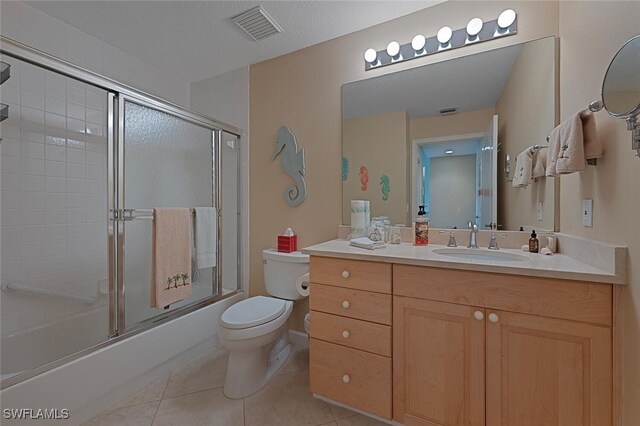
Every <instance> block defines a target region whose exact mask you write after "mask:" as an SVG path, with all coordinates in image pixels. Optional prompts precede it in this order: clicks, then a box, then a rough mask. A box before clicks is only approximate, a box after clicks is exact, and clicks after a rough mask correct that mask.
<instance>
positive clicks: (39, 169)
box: [0, 58, 107, 335]
mask: <svg viewBox="0 0 640 426" xmlns="http://www.w3.org/2000/svg"><path fill="white" fill-rule="evenodd" d="M3 60H4V61H6V62H9V63H10V64H11V78H10V79H9V80H7V81H6V82H5V83H4V84H3V85H2V87H0V100H1V101H2V102H3V103H7V104H9V108H10V109H9V117H10V118H9V119H7V120H5V121H4V122H2V123H1V124H0V135H1V136H2V138H3V143H2V145H1V147H0V171H1V173H2V191H1V196H0V219H1V220H0V222H1V235H2V247H1V249H2V251H1V261H2V265H1V267H2V269H1V272H0V275H1V279H2V281H3V282H6V281H17V282H20V283H23V284H29V285H32V286H38V287H44V288H51V289H56V290H58V291H64V292H68V293H72V294H80V295H88V296H95V295H96V294H97V293H98V283H99V281H100V280H103V279H105V278H106V277H107V235H106V229H107V228H106V227H107V182H106V162H107V158H106V156H107V150H106V137H105V135H106V128H105V120H104V117H105V115H106V102H107V96H106V93H105V92H104V91H102V90H97V89H95V88H92V87H89V86H87V85H84V84H82V83H78V82H77V81H75V80H72V79H69V78H66V77H61V76H59V75H56V74H54V73H52V72H50V71H44V70H42V69H39V68H37V67H35V66H33V65H29V64H25V63H22V62H20V61H18V60H16V59H13V58H3ZM87 99H90V102H91V108H90V107H88V106H87ZM87 129H92V132H91V133H87ZM0 303H1V310H2V318H1V319H2V326H1V333H2V335H7V334H12V333H15V332H19V331H22V330H27V329H29V328H31V327H35V326H38V325H41V324H43V323H48V322H50V321H53V320H57V319H62V318H64V317H66V316H68V315H72V314H74V313H76V312H78V311H81V310H84V309H87V308H88V307H87V306H86V305H83V304H81V303H77V302H75V303H74V302H65V301H59V300H52V299H45V298H40V297H34V296H27V295H22V294H18V293H13V292H3V294H2V298H1V302H0ZM104 303H106V297H102V299H101V300H100V302H99V304H104ZM105 332H106V331H105Z"/></svg>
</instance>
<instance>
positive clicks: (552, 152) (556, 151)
mask: <svg viewBox="0 0 640 426" xmlns="http://www.w3.org/2000/svg"><path fill="white" fill-rule="evenodd" d="M558 155H560V126H558V127H556V128H555V129H553V130H552V131H551V133H550V134H549V154H548V155H547V171H546V175H547V176H551V177H556V176H559V174H558V172H557V171H556V164H557V163H558Z"/></svg>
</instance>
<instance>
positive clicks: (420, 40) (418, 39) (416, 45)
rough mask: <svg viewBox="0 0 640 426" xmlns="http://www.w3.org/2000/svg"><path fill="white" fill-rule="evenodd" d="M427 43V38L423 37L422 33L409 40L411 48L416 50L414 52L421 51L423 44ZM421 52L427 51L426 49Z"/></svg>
mask: <svg viewBox="0 0 640 426" xmlns="http://www.w3.org/2000/svg"><path fill="white" fill-rule="evenodd" d="M426 44H427V39H426V38H424V36H423V35H422V34H418V35H417V36H415V37H414V38H413V40H411V48H412V49H413V50H415V51H416V53H421V52H422V51H423V50H424V46H425V45H426ZM423 53H427V52H426V51H425V52H423Z"/></svg>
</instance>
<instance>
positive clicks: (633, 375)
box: [560, 2, 640, 426]
mask: <svg viewBox="0 0 640 426" xmlns="http://www.w3.org/2000/svg"><path fill="white" fill-rule="evenodd" d="M638 22H640V7H639V4H638V3H637V2H593V3H582V2H562V3H561V4H560V52H561V54H560V101H561V102H560V106H561V108H560V109H561V117H560V118H561V119H562V120H564V119H566V118H568V117H569V116H570V115H571V114H573V113H575V112H576V111H578V110H580V109H583V108H585V107H586V106H587V105H589V102H591V101H593V100H596V99H598V97H599V94H600V88H601V87H602V78H603V77H604V74H605V72H606V70H607V66H608V65H609V62H610V61H611V59H612V58H613V56H614V54H615V53H616V52H617V50H618V49H619V48H620V47H622V45H623V44H624V43H625V42H626V41H627V40H628V39H630V38H631V37H632V36H635V35H637V34H638V33H640V29H639V27H638ZM596 121H597V125H598V132H599V134H600V137H601V138H602V141H603V144H604V150H605V156H604V158H602V159H601V160H599V162H598V166H596V167H587V170H586V171H585V172H583V173H576V174H572V175H567V176H563V177H562V178H561V183H560V229H561V230H562V232H566V233H569V234H574V235H580V236H584V237H587V238H593V239H597V240H602V241H611V242H615V243H619V244H625V245H628V246H629V264H628V265H629V273H630V275H629V279H630V281H629V286H628V287H627V288H626V289H625V291H624V294H623V309H624V319H623V330H624V331H623V359H624V360H623V363H624V367H623V393H624V395H623V419H624V424H625V425H627V426H631V425H637V424H638V422H639V421H640V229H639V228H638V217H639V215H638V212H640V195H639V194H640V190H639V189H638V185H639V183H640V158H637V157H635V156H634V155H633V151H631V136H630V132H628V131H626V130H625V123H624V121H623V120H615V119H613V118H611V117H610V116H609V115H608V114H607V113H606V112H605V111H601V112H599V113H597V114H596ZM583 198H592V199H593V207H594V212H593V228H585V227H583V226H582V224H581V221H580V217H581V209H582V199H583Z"/></svg>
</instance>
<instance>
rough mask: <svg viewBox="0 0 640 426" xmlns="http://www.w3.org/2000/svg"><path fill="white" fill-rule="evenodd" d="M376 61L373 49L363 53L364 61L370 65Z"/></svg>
mask: <svg viewBox="0 0 640 426" xmlns="http://www.w3.org/2000/svg"><path fill="white" fill-rule="evenodd" d="M377 59H378V52H376V50H375V49H367V50H366V51H365V52H364V60H365V61H367V62H369V63H370V64H373V63H375V62H376V61H377Z"/></svg>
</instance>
